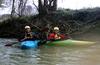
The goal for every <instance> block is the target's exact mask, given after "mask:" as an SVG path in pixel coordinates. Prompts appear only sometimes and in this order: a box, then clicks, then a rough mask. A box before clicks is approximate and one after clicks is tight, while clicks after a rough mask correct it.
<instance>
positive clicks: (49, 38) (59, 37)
mask: <svg viewBox="0 0 100 65" xmlns="http://www.w3.org/2000/svg"><path fill="white" fill-rule="evenodd" d="M64 38H65V35H64V34H59V35H58V34H56V33H51V34H49V36H48V40H53V39H54V40H56V39H64Z"/></svg>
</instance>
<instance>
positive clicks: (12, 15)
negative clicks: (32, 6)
mask: <svg viewBox="0 0 100 65" xmlns="http://www.w3.org/2000/svg"><path fill="white" fill-rule="evenodd" d="M14 14H15V0H13V3H12V11H11V17H14Z"/></svg>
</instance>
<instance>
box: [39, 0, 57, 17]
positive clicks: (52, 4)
mask: <svg viewBox="0 0 100 65" xmlns="http://www.w3.org/2000/svg"><path fill="white" fill-rule="evenodd" d="M38 7H39V9H38V11H39V15H46V14H49V13H52V12H54V11H56V9H57V0H38Z"/></svg>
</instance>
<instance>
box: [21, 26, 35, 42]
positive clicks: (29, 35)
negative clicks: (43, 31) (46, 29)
mask: <svg viewBox="0 0 100 65" xmlns="http://www.w3.org/2000/svg"><path fill="white" fill-rule="evenodd" d="M27 39H33V40H34V39H37V35H36V34H35V33H33V32H32V30H31V27H30V26H25V36H24V39H22V40H21V41H23V40H27Z"/></svg>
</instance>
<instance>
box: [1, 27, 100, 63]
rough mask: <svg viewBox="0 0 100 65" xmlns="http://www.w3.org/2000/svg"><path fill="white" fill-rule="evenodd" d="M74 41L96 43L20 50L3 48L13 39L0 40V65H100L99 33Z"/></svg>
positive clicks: (92, 33) (86, 35)
mask: <svg viewBox="0 0 100 65" xmlns="http://www.w3.org/2000/svg"><path fill="white" fill-rule="evenodd" d="M98 29H99V28H98ZM74 39H77V40H90V41H95V42H97V43H96V44H94V45H90V46H73V47H71V46H70V47H40V48H38V49H29V50H22V49H20V48H16V47H6V46H4V45H5V44H7V43H9V42H14V41H16V40H15V39H2V38H1V39H0V65H100V44H99V43H100V41H99V39H100V33H99V32H97V30H95V31H92V32H88V33H84V34H81V35H77V36H76V37H74Z"/></svg>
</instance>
